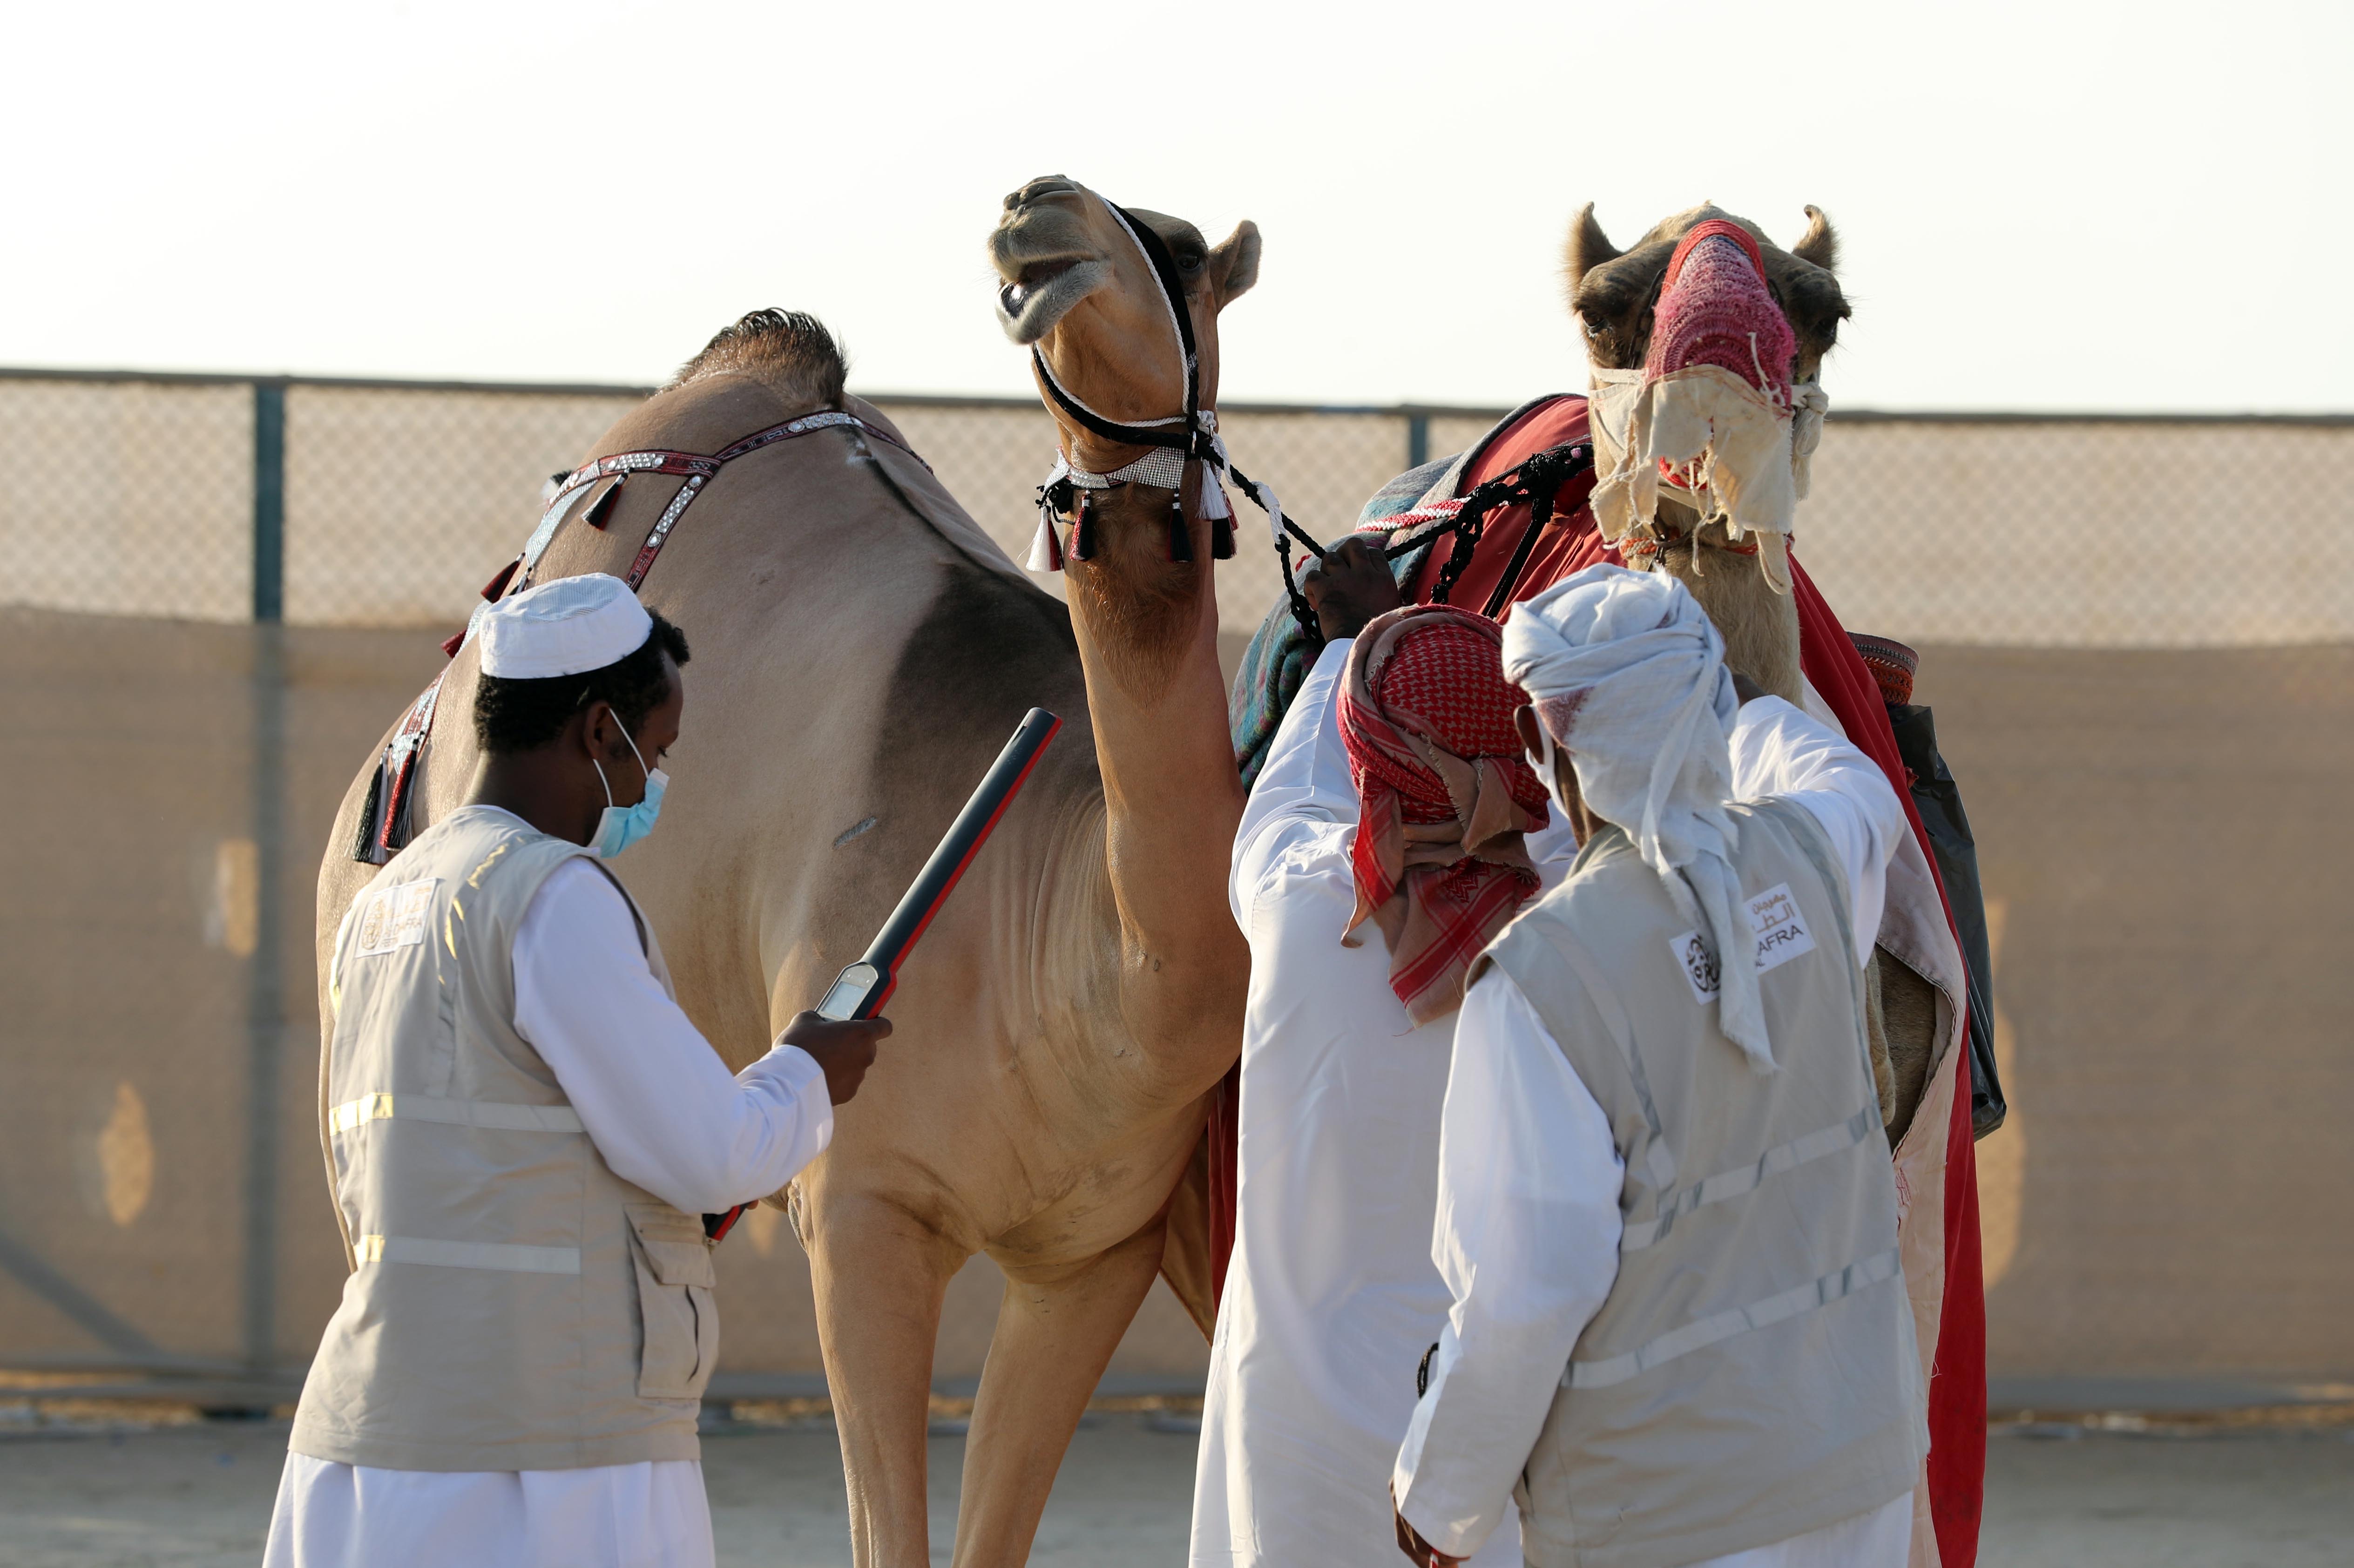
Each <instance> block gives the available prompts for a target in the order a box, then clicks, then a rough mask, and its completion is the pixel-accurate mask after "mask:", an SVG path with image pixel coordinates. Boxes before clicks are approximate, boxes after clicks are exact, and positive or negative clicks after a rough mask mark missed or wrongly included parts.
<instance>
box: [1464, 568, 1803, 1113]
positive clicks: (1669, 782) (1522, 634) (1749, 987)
mask: <svg viewBox="0 0 2354 1568" xmlns="http://www.w3.org/2000/svg"><path fill="white" fill-rule="evenodd" d="M1504 678H1505V679H1506V680H1508V681H1511V683H1513V684H1515V685H1517V686H1519V687H1520V688H1521V689H1522V690H1523V691H1525V692H1527V693H1528V694H1529V697H1530V700H1531V701H1532V702H1533V703H1534V704H1535V705H1536V709H1537V715H1538V717H1539V718H1540V720H1541V721H1542V722H1543V725H1544V727H1545V729H1546V731H1547V732H1548V733H1549V734H1550V735H1551V736H1552V737H1553V740H1554V741H1555V742H1556V743H1557V744H1558V745H1560V746H1561V747H1562V748H1563V749H1564V750H1566V751H1567V752H1568V753H1569V757H1570V761H1571V764H1572V765H1573V766H1574V767H1575V768H1576V770H1577V788H1578V791H1579V793H1580V794H1581V795H1583V796H1584V797H1585V804H1586V806H1587V808H1588V809H1589V810H1592V811H1593V812H1594V813H1595V814H1596V816H1599V817H1601V818H1602V819H1603V820H1605V821H1609V822H1614V823H1616V824H1617V826H1619V827H1621V828H1623V829H1625V830H1626V832H1627V833H1628V836H1629V837H1631V838H1632V839H1633V840H1634V842H1635V848H1636V849H1637V851H1638V853H1641V855H1642V857H1643V860H1644V862H1645V863H1647V864H1649V866H1650V867H1651V869H1652V870H1653V871H1655V872H1657V873H1659V878H1660V880H1661V881H1662V882H1664V883H1665V884H1666V885H1667V889H1668V896H1669V897H1670V899H1671V900H1673V901H1674V903H1675V906H1676V908H1677V910H1678V912H1679V913H1680V914H1681V915H1682V916H1683V917H1684V918H1685V919H1688V920H1691V921H1692V922H1693V924H1694V925H1695V926H1696V927H1698V928H1699V930H1700V932H1701V934H1702V938H1704V939H1705V940H1706V941H1707V943H1708V947H1709V951H1710V952H1712V954H1714V955H1715V956H1716V960H1717V964H1716V967H1717V977H1718V979H1717V984H1718V988H1719V989H1718V991H1717V1002H1718V1026H1719V1027H1720V1028H1721V1029H1722V1030H1723V1032H1724V1034H1725V1036H1726V1038H1728V1039H1730V1040H1731V1041H1732V1042H1733V1043H1734V1044H1736V1045H1738V1046H1740V1047H1741V1049H1742V1052H1743V1053H1744V1054H1745V1055H1747V1056H1748V1058H1749V1063H1750V1065H1751V1066H1752V1067H1754V1068H1755V1069H1756V1070H1757V1071H1758V1072H1760V1073H1770V1072H1772V1071H1774V1053H1773V1047H1772V1044H1770V1043H1769V1042H1768V1041H1767V1039H1766V1037H1765V1012H1764V1010H1763V1009H1762V1008H1761V1007H1760V1005H1759V1002H1758V999H1757V971H1756V967H1755V962H1754V956H1755V937H1754V936H1752V935H1751V933H1750V929H1749V922H1748V920H1747V918H1746V915H1747V912H1746V910H1745V909H1744V907H1743V905H1742V898H1741V885H1740V882H1739V880H1738V879H1737V878H1736V876H1735V875H1734V870H1733V865H1732V858H1733V850H1734V845H1735V844H1736V843H1738V842H1740V832H1739V830H1738V828H1737V827H1736V826H1735V825H1734V821H1733V817H1732V814H1731V813H1730V812H1728V811H1727V810H1725V803H1726V801H1727V800H1730V798H1731V797H1732V794H1733V758H1732V754H1731V751H1730V750H1729V748H1728V747H1727V745H1726V737H1727V736H1730V735H1731V734H1732V731H1733V717H1734V713H1735V712H1737V711H1738V710H1739V708H1740V701H1739V699H1738V698H1737V697H1735V696H1734V691H1733V676H1732V674H1731V673H1729V672H1728V671H1727V670H1726V669H1725V667H1724V639H1723V637H1721V636H1719V635H1718V633H1717V630H1716V627H1715V626H1714V625H1713V624H1712V622H1711V621H1710V620H1709V619H1708V612H1707V611H1706V610H1704V609H1701V607H1700V603H1699V601H1698V600H1696V599H1693V598H1692V596H1691V593H1690V592H1689V591H1687V590H1686V589H1685V588H1684V586H1683V584H1681V583H1680V582H1678V581H1677V580H1676V579H1675V578H1673V577H1668V576H1666V575H1665V574H1663V573H1650V572H1630V571H1628V570H1627V569H1626V568H1625V567H1609V566H1596V567H1587V568H1585V570H1584V571H1582V572H1579V573H1577V574H1576V575H1575V576H1573V577H1567V578H1564V580H1563V581H1561V582H1560V583H1558V584H1556V585H1554V586H1553V588H1548V589H1547V590H1545V591H1544V592H1543V593H1542V594H1539V595H1538V596H1537V597H1536V598H1534V599H1530V600H1528V601H1527V602H1526V603H1524V604H1522V605H1519V606H1517V607H1515V608H1514V609H1513V610H1512V616H1511V620H1508V621H1506V622H1505V623H1504Z"/></svg>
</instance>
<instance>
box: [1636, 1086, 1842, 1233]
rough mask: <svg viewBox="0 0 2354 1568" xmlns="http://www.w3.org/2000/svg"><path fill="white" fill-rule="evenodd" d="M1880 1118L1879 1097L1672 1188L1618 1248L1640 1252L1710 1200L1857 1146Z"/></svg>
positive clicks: (1752, 1187)
mask: <svg viewBox="0 0 2354 1568" xmlns="http://www.w3.org/2000/svg"><path fill="white" fill-rule="evenodd" d="M1880 1125H1881V1123H1880V1106H1879V1104H1878V1103H1877V1102H1874V1103H1873V1104H1871V1105H1868V1106H1865V1107H1863V1108H1862V1109H1861V1110H1860V1111H1858V1112H1856V1113H1855V1114H1854V1115H1853V1116H1851V1117H1850V1118H1847V1119H1846V1120H1845V1121H1843V1122H1840V1123H1839V1124H1837V1125H1836V1126H1833V1127H1826V1128H1819V1129H1818V1130H1816V1131H1813V1132H1810V1133H1808V1134H1807V1135H1806V1136H1805V1137H1804V1138H1794V1139H1791V1140H1790V1141H1789V1142H1787V1143H1784V1144H1779V1145H1776V1147H1774V1148H1772V1149H1769V1150H1766V1151H1765V1153H1763V1154H1761V1155H1759V1156H1758V1157H1757V1162H1756V1163H1755V1165H1744V1166H1743V1167H1741V1169H1739V1170H1738V1171H1719V1172H1718V1173H1717V1174H1716V1175H1713V1176H1711V1177H1710V1178H1708V1179H1707V1180H1706V1181H1702V1182H1701V1183H1700V1184H1699V1185H1698V1186H1694V1187H1687V1188H1685V1189H1684V1190H1683V1191H1682V1192H1671V1193H1670V1194H1669V1195H1668V1196H1667V1198H1666V1199H1665V1200H1664V1201H1663V1202H1661V1203H1660V1204H1659V1213H1658V1214H1657V1215H1655V1216H1653V1217H1652V1218H1650V1219H1648V1220H1640V1221H1638V1222H1636V1223H1635V1224H1630V1225H1628V1226H1627V1227H1626V1228H1625V1229H1624V1230H1623V1231H1621V1232H1620V1233H1619V1236H1618V1250H1619V1251H1620V1252H1622V1253H1628V1252H1640V1251H1642V1250H1643V1249H1644V1248H1645V1247H1647V1246H1649V1245H1651V1244H1652V1243H1654V1242H1656V1241H1659V1240H1661V1239H1662V1238H1664V1237H1665V1236H1666V1235H1667V1234H1668V1233H1669V1232H1670V1231H1671V1230H1673V1229H1674V1228H1675V1224H1676V1221H1677V1220H1678V1219H1680V1218H1681V1217H1682V1216H1683V1215H1685V1214H1689V1213H1691V1212H1692V1211H1693V1210H1694V1209H1697V1208H1699V1207H1701V1206H1702V1204H1705V1203H1721V1202H1724V1200H1726V1199H1727V1198H1738V1197H1739V1196H1741V1195H1742V1194H1743V1193H1744V1192H1755V1191H1756V1190H1757V1189H1758V1188H1759V1187H1760V1186H1762V1185H1763V1184H1764V1183H1765V1178H1767V1177H1768V1176H1779V1175H1780V1174H1782V1172H1784V1171H1790V1170H1795V1169H1797V1167H1798V1166H1801V1165H1804V1164H1806V1163H1807V1162H1808V1161H1809V1160H1820V1159H1822V1158H1823V1157H1824V1156H1825V1155H1827V1154H1839V1153H1842V1152H1844V1151H1846V1150H1850V1149H1853V1148H1854V1147H1855V1146H1856V1145H1857V1144H1859V1143H1861V1142H1862V1141H1863V1140H1864V1139H1867V1138H1869V1137H1871V1136H1872V1132H1873V1131H1874V1129H1876V1128H1878V1127H1879V1126H1880Z"/></svg>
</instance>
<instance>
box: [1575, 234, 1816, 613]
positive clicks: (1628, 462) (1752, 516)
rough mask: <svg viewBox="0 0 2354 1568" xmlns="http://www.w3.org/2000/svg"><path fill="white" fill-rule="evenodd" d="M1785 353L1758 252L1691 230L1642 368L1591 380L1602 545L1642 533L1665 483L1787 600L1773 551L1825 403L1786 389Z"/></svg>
mask: <svg viewBox="0 0 2354 1568" xmlns="http://www.w3.org/2000/svg"><path fill="white" fill-rule="evenodd" d="M1796 357H1797V334H1795V333H1794V332H1792V331H1791V329H1790V322H1789V318H1788V317H1787V316H1785V315H1784V314H1783V313H1782V308H1781V306H1779V305H1777V304H1776V303H1775V302H1774V295H1773V292H1772V291H1771V290H1770V289H1769V288H1768V287H1767V286H1766V281H1765V258H1764V256H1763V255H1762V254H1761V253H1760V252H1759V250H1758V249H1757V241H1756V240H1755V238H1752V237H1751V236H1750V233H1749V231H1748V230H1747V229H1745V228H1742V227H1741V226H1740V225H1739V224H1737V223H1733V222H1729V221H1727V220H1726V219H1723V218H1711V219H1709V220H1708V221H1707V222H1704V223H1699V224H1695V225H1693V226H1692V228H1691V231H1690V232H1688V233H1686V234H1685V235H1684V237H1683V238H1682V239H1681V241H1680V242H1679V243H1678V244H1677V246H1676V249H1675V252H1674V254H1673V255H1671V256H1670V257H1669V259H1668V270H1667V273H1666V275H1665V276H1664V277H1663V278H1662V279H1661V280H1660V285H1659V303H1658V304H1657V305H1656V306H1654V307H1653V308H1652V324H1651V344H1650V352H1649V356H1648V357H1647V358H1646V359H1645V361H1644V363H1643V366H1642V367H1641V368H1640V369H1639V370H1623V371H1622V370H1599V369H1597V370H1596V371H1594V372H1593V376H1594V395H1593V399H1592V403H1593V409H1594V415H1595V418H1594V432H1595V440H1596V448H1597V456H1598V457H1599V458H1600V459H1601V460H1602V461H1601V465H1600V466H1601V467H1602V468H1603V470H1604V472H1603V477H1602V479H1601V481H1600V482H1598V483H1597V484H1596V487H1595V492H1594V514H1595V519H1596V522H1597V523H1598V524H1600V525H1601V529H1602V534H1603V536H1604V537H1605V538H1606V539H1610V540H1612V541H1614V542H1616V541H1617V540H1619V539H1621V538H1623V537H1625V535H1627V534H1628V533H1629V532H1630V531H1632V530H1633V529H1635V528H1636V527H1637V526H1638V525H1648V524H1651V523H1652V522H1653V520H1654V518H1655V517H1656V516H1657V509H1658V503H1659V486H1660V485H1661V484H1662V483H1665V484H1666V485H1668V486H1669V488H1670V490H1672V491H1674V492H1676V493H1678V498H1679V499H1681V500H1683V501H1685V502H1687V503H1689V504H1691V506H1692V507H1693V508H1694V509H1695V510H1696V511H1698V512H1699V513H1700V514H1701V517H1702V521H1704V522H1719V523H1722V524H1724V525H1725V528H1726V531H1727V532H1728V533H1729V534H1730V535H1733V536H1734V537H1735V538H1738V537H1739V536H1740V535H1743V534H1744V533H1751V532H1754V533H1755V534H1757V535H1759V538H1758V564H1759V565H1760V566H1761V567H1764V569H1765V577H1766V580H1767V581H1769V582H1770V583H1772V584H1773V585H1774V586H1775V587H1776V588H1780V589H1783V590H1786V591H1787V588H1788V587H1789V567H1788V563H1787V559H1786V557H1785V553H1784V552H1785V549H1786V547H1787V538H1788V535H1789V532H1790V528H1791V525H1792V522H1793V519H1794V516H1795V514H1796V512H1797V502H1798V497H1799V496H1801V495H1803V494H1805V493H1806V468H1807V460H1808V457H1809V456H1811V455H1812V453H1813V450H1814V446H1815V441H1816V440H1817V439H1818V438H1819V434H1820V430H1821V420H1822V410H1823V408H1825V407H1826V406H1827V400H1826V399H1825V398H1824V397H1823V395H1822V390H1821V388H1820V387H1817V386H1815V385H1814V384H1812V383H1806V384H1802V385H1801V384H1794V383H1793V382H1792V381H1791V379H1790V373H1791V367H1792V364H1793V362H1794V361H1795V359H1796ZM1794 413H1796V414H1797V415H1799V416H1800V417H1799V418H1797V420H1796V421H1795V425H1796V428H1795V429H1794V420H1793V418H1792V416H1793V414H1794Z"/></svg>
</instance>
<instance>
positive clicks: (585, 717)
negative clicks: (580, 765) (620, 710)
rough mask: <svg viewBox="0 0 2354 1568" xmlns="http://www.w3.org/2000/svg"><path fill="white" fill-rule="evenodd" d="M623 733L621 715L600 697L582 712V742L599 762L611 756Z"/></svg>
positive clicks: (589, 753) (591, 755)
mask: <svg viewBox="0 0 2354 1568" xmlns="http://www.w3.org/2000/svg"><path fill="white" fill-rule="evenodd" d="M620 733H621V715H619V714H617V713H615V712H614V711H613V705H612V704H610V703H609V702H607V701H605V700H604V699H603V698H601V697H599V699H598V700H597V701H595V702H593V703H590V704H589V705H588V706H587V707H586V708H584V709H582V710H581V713H580V744H581V746H582V747H583V748H584V749H586V750H587V751H588V755H589V756H590V757H592V758H596V759H597V760H598V761H599V762H604V761H607V760H610V758H611V756H612V753H613V751H614V748H615V747H616V744H617V742H618V740H619V737H620Z"/></svg>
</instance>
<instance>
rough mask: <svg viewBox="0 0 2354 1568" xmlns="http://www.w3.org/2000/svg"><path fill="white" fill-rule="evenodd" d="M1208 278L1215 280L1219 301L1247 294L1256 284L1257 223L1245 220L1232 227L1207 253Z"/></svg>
mask: <svg viewBox="0 0 2354 1568" xmlns="http://www.w3.org/2000/svg"><path fill="white" fill-rule="evenodd" d="M1210 275H1211V276H1212V277H1214V278H1216V279H1217V280H1219V282H1218V298H1219V300H1220V301H1221V302H1225V301H1229V300H1233V299H1235V298H1238V297H1239V296H1241V295H1243V294H1246V293H1248V292H1250V286H1251V285H1252V284H1253V283H1256V282H1257V281H1258V225H1257V224H1256V223H1253V222H1252V221H1251V220H1250V219H1249V218H1247V217H1246V218H1245V219H1243V220H1242V221H1241V222H1240V223H1238V224H1236V225H1235V231H1234V232H1233V233H1232V234H1229V235H1227V236H1226V238H1225V243H1224V244H1222V245H1220V246H1219V247H1218V248H1217V249H1215V250H1213V251H1211V252H1210Z"/></svg>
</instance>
